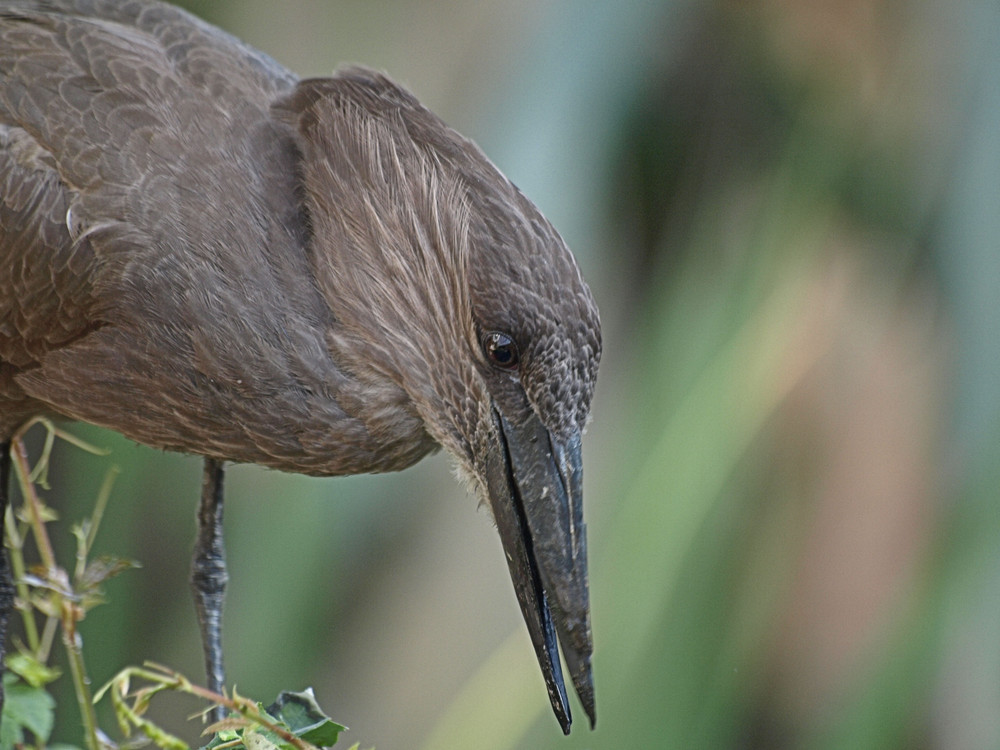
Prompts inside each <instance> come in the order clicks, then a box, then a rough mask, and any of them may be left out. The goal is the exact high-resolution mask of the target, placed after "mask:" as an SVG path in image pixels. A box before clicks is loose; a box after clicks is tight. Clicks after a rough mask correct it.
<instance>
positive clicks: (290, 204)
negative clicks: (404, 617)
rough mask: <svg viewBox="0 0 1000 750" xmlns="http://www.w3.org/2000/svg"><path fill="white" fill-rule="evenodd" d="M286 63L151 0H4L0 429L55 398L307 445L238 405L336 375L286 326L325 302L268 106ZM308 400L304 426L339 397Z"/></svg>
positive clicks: (140, 426)
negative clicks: (240, 392)
mask: <svg viewBox="0 0 1000 750" xmlns="http://www.w3.org/2000/svg"><path fill="white" fill-rule="evenodd" d="M295 83H296V78H295V77H294V76H293V75H292V74H291V73H289V72H288V71H287V70H285V69H284V68H282V67H281V66H279V65H278V64H277V63H275V62H274V61H273V60H271V59H270V58H269V57H267V56H266V55H264V54H262V53H260V52H257V51H255V50H253V49H251V48H249V47H248V46H246V45H244V44H243V43H242V42H240V41H238V40H237V39H235V38H233V37H231V36H229V35H227V34H225V33H224V32H221V31H219V30H218V29H215V28H214V27H211V26H209V25H207V24H205V23H203V22H201V21H199V20H198V19H196V18H194V17H193V16H191V15H189V14H187V13H185V12H184V11H181V10H179V9H177V8H174V7H172V6H168V5H163V4H160V3H158V2H153V1H152V0H136V1H133V2H121V1H115V0H0V268H2V269H3V271H4V272H3V273H2V274H0V437H2V436H3V435H4V434H9V432H10V431H11V430H12V429H13V428H14V427H15V426H16V424H18V423H19V422H21V421H22V420H23V419H24V418H25V417H26V416H28V415H30V414H31V413H33V412H37V411H40V410H44V405H46V404H49V405H51V404H56V405H58V408H56V409H54V411H56V413H59V414H63V415H65V416H69V417H73V418H79V419H83V420H86V421H91V422H95V423H98V424H105V425H107V426H110V427H112V428H114V429H117V430H119V431H121V432H124V433H125V434H127V435H129V436H130V437H133V438H134V439H137V440H140V441H141V442H145V443H148V444H152V445H156V446H158V447H163V448H175V449H180V450H188V451H195V452H206V451H205V450H204V449H202V450H198V448H199V447H200V446H202V445H203V441H204V440H205V439H207V438H208V437H209V436H211V440H213V441H215V444H216V446H217V448H218V453H219V454H220V455H223V456H226V455H228V456H229V457H232V458H237V459H243V460H253V461H261V462H263V463H270V464H272V465H281V461H282V459H281V458H280V457H278V455H277V454H283V453H287V454H289V455H293V454H296V452H298V453H301V452H302V451H301V440H302V438H301V436H294V437H291V436H290V437H289V438H288V444H287V445H274V444H271V443H274V442H276V441H277V442H280V440H281V437H280V436H275V435H267V434H257V433H258V432H267V429H266V427H264V426H259V427H258V426H255V425H254V424H252V423H251V422H252V415H253V414H258V415H259V417H260V418H263V416H266V415H260V414H259V413H260V403H259V401H260V400H261V399H262V397H263V396H265V395H266V396H270V397H272V399H273V401H274V402H275V403H283V406H282V408H284V409H286V411H287V410H288V409H292V410H294V409H295V408H297V407H296V406H295V404H296V403H298V402H301V401H302V399H301V398H298V396H299V395H300V393H299V392H301V393H303V394H304V393H306V392H309V393H311V392H312V390H314V389H310V388H309V387H308V386H306V385H304V383H306V381H310V382H311V381H314V380H315V381H321V382H329V381H330V380H331V378H334V377H335V373H330V372H326V371H325V370H327V369H328V368H329V362H327V361H326V359H325V358H324V352H323V351H322V345H321V342H319V341H316V340H312V339H310V340H299V339H300V338H301V337H302V336H303V335H306V334H305V333H304V332H312V333H314V332H316V331H321V330H322V325H321V323H322V320H323V318H324V316H327V315H329V311H328V310H327V308H326V306H325V305H324V304H323V302H322V299H321V297H320V296H319V295H318V293H317V291H316V289H315V288H314V287H313V285H312V284H311V282H310V279H311V275H310V272H309V268H308V258H307V254H306V252H305V250H304V247H305V244H306V241H305V237H306V231H307V230H306V222H305V220H304V217H303V216H302V213H301V209H300V206H299V203H298V199H297V196H296V184H295V179H296V177H295V160H296V152H295V148H294V144H293V142H292V139H291V137H290V136H289V134H288V132H287V131H286V130H285V129H284V128H283V126H281V124H280V123H278V122H276V121H275V120H274V118H272V117H271V115H270V111H269V110H270V106H271V104H272V103H273V102H274V101H275V100H276V99H277V98H278V97H280V96H281V95H282V94H283V93H285V92H287V91H290V90H291V88H292V87H293V86H294V85H295ZM247 303H249V304H247ZM205 321H210V322H211V325H208V326H206V325H204V322H205ZM220 341H224V342H229V343H228V344H227V345H226V346H222V345H219V342H220ZM234 342H235V343H234ZM249 342H254V343H253V344H252V345H251V344H250V343H249ZM263 362H269V363H270V364H269V365H268V366H269V367H271V368H272V370H273V372H265V371H264V369H265V366H264V365H263V364H262V363H263ZM321 370H323V372H319V371H321ZM222 379H225V380H226V381H227V382H230V383H236V384H238V385H239V387H240V388H243V389H244V391H245V394H246V396H247V398H246V399H245V401H246V402H247V403H245V404H243V407H244V408H245V409H246V411H247V414H246V416H245V418H244V415H241V414H240V413H239V412H238V411H237V412H234V411H233V408H231V407H232V404H228V403H227V404H220V403H218V401H219V400H220V399H223V398H229V399H231V398H232V393H229V392H227V393H225V394H223V393H222V392H221V391H219V390H218V389H217V388H216V387H215V386H216V384H217V382H218V381H219V380H222ZM283 395H287V396H288V398H285V399H284V402H288V403H284V402H283V401H282V396H283ZM255 402H257V403H255ZM288 404H291V406H289V405H288ZM300 408H301V409H302V411H303V415H306V413H307V412H317V411H318V412H320V413H315V414H312V415H311V416H304V417H303V418H304V419H306V421H309V420H313V421H315V422H316V424H315V425H314V426H312V427H310V426H309V425H304V426H303V433H304V434H306V435H308V433H309V430H310V429H316V430H319V429H320V424H321V422H322V421H323V420H324V419H328V418H329V417H331V416H332V415H330V414H324V413H322V408H320V409H317V407H316V405H315V404H308V405H307V404H305V403H301V404H300ZM328 408H331V409H336V406H335V405H328ZM186 415H192V416H186ZM212 415H218V416H217V418H216V419H215V421H213V417H212ZM294 416H295V415H292V416H290V417H289V418H294ZM272 432H273V431H272ZM306 439H308V438H306ZM269 459H270V460H269ZM289 468H296V467H289ZM298 468H301V469H302V470H310V467H305V466H304V467H298ZM312 470H314V471H315V470H316V469H315V467H313V468H312Z"/></svg>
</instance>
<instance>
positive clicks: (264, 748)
mask: <svg viewBox="0 0 1000 750" xmlns="http://www.w3.org/2000/svg"><path fill="white" fill-rule="evenodd" d="M243 746H244V747H246V749H247V750H280V748H281V746H280V745H278V744H275V743H274V742H272V741H271V738H270V737H268V736H266V735H265V734H264V733H263V732H253V731H249V730H248V731H246V732H244V733H243Z"/></svg>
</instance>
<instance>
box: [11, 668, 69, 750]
mask: <svg viewBox="0 0 1000 750" xmlns="http://www.w3.org/2000/svg"><path fill="white" fill-rule="evenodd" d="M4 691H5V693H6V700H5V701H4V706H3V722H2V726H0V748H3V750H6V749H7V748H10V747H13V745H14V743H20V742H23V741H24V732H23V730H25V729H27V730H28V731H30V732H31V733H32V734H33V735H35V737H36V738H38V739H39V740H41V741H42V742H43V743H44V742H46V741H48V739H49V734H51V733H52V722H53V712H54V710H55V705H56V702H55V700H54V699H53V698H52V696H51V695H49V694H48V693H47V692H46V691H45V690H44V689H43V688H40V687H32V686H31V685H26V684H24V683H23V682H21V681H20V680H18V679H17V678H16V677H14V675H4Z"/></svg>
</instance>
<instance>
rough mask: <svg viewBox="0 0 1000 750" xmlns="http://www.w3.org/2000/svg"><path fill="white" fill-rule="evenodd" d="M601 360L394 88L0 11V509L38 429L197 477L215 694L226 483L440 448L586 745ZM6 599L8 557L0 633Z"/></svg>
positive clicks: (563, 279)
mask: <svg viewBox="0 0 1000 750" xmlns="http://www.w3.org/2000/svg"><path fill="white" fill-rule="evenodd" d="M600 352H601V339H600V325H599V321H598V313H597V308H596V305H595V304H594V300H593V297H592V296H591V293H590V290H589V289H588V288H587V285H586V283H585V282H584V281H583V279H582V277H581V275H580V272H579V270H578V268H577V265H576V263H575V262H574V260H573V257H572V256H571V254H570V252H569V251H568V250H567V248H566V246H565V244H564V243H563V241H562V239H561V238H560V237H559V235H558V234H557V233H556V231H555V230H554V229H553V228H552V226H551V225H550V224H549V222H548V221H546V220H545V218H544V217H543V216H542V215H541V214H540V213H539V212H538V210H537V209H536V208H535V206H534V205H533V204H532V203H531V202H530V201H529V200H528V199H527V198H525V197H524V196H523V195H522V194H521V193H520V192H519V191H518V189H517V188H516V187H515V186H514V185H513V184H511V182H510V181H509V180H507V179H506V178H505V177H504V176H503V175H502V174H501V173H500V172H499V171H498V170H497V169H496V167H494V166H493V165H492V164H491V163H490V162H489V161H488V160H487V158H486V157H485V156H484V155H483V153H482V152H481V151H480V150H479V149H478V147H476V146H475V144H473V143H472V142H471V141H469V140H467V139H466V138H464V137H462V136H461V135H459V134H458V133H456V132H455V131H454V130H452V129H450V128H449V127H448V126H447V125H445V124H444V123H443V122H442V121H441V120H440V119H439V118H438V117H436V116H435V115H434V114H432V113H431V112H430V111H428V110H427V109H425V108H424V107H423V106H421V104H420V103H419V102H418V101H417V100H416V99H415V98H414V97H413V95H411V94H410V93H409V92H407V91H406V90H405V89H403V88H402V87H400V86H399V85H397V84H395V83H393V82H392V81H391V80H389V79H388V78H386V77H385V76H383V75H381V74H378V73H375V72H373V71H370V70H366V69H362V68H350V69H346V70H343V71H341V72H339V73H338V74H336V75H334V76H333V77H331V78H319V79H307V80H300V79H298V78H297V77H296V76H294V75H293V74H292V73H290V72H289V71H287V70H285V69H284V68H283V67H281V66H280V65H278V64H277V63H276V62H274V61H273V60H272V59H271V58H269V57H267V56H266V55H264V54H262V53H260V52H258V51H256V50H254V49H252V48H250V47H248V46H247V45H245V44H243V43H242V42H240V41H239V40H237V39H235V38H233V37H231V36H229V35H228V34H226V33H224V32H222V31H220V30H219V29H216V28H214V27H212V26H210V25H207V24H206V23H204V22H202V21H200V20H199V19H197V18H195V17H193V16H191V15H189V14H187V13H186V12H184V11H181V10H179V9H177V8H174V7H172V6H169V5H164V4H161V3H158V2H153V1H152V0H133V1H128V0H0V444H2V448H3V450H2V459H0V493H2V497H0V501H2V502H3V503H4V507H5V505H6V503H7V492H8V482H9V474H10V456H9V444H10V440H11V438H12V436H13V435H14V433H15V431H16V429H17V428H18V427H19V426H20V425H21V424H23V423H24V422H25V420H27V419H28V418H30V417H32V416H34V415H38V414H45V415H50V416H53V417H58V418H68V419H74V420H83V421H86V422H91V423H94V424H97V425H103V426H105V427H109V428H111V429H114V430H117V431H118V432H121V433H123V434H124V435H126V436H128V437H129V438H131V439H133V440H136V441H138V442H140V443H144V444H146V445H151V446H154V447H157V448H161V449H166V450H175V451H183V452H186V453H193V454H197V455H201V456H204V457H205V479H204V486H203V495H202V499H201V505H200V508H199V514H198V520H199V534H198V540H197V542H196V548H195V559H194V562H193V565H192V584H193V587H194V589H195V594H196V602H197V608H198V613H199V620H200V622H201V626H202V636H203V641H204V644H205V653H206V665H207V669H208V674H209V685H210V686H211V687H213V688H214V689H219V688H220V687H221V686H222V682H223V670H222V652H221V639H220V626H221V609H222V600H223V593H224V588H225V582H226V568H225V561H224V553H223V546H222V478H223V462H225V461H235V462H252V463H258V464H262V465H264V466H268V467H272V468H276V469H281V470H283V471H293V472H302V473H305V474H313V475H344V474H355V473H361V472H382V471H396V470H399V469H404V468H406V467H408V466H410V465H411V464H413V463H414V462H416V461H418V460H419V459H420V458H422V457H423V456H425V455H427V454H428V453H431V452H433V451H435V450H436V449H437V448H439V447H442V446H443V447H444V448H445V449H446V450H447V451H448V452H449V453H451V454H452V456H453V457H454V459H455V461H456V462H457V464H458V466H459V467H460V468H461V470H462V472H463V473H464V474H465V475H467V476H468V477H469V478H470V479H471V482H472V484H473V485H474V486H475V487H476V488H477V491H478V494H479V495H480V497H481V498H482V499H483V500H484V501H485V503H486V504H487V505H488V507H489V508H490V509H491V511H492V514H493V517H494V519H495V521H496V525H497V528H498V530H499V532H500V537H501V540H502V544H503V547H504V550H505V553H506V556H507V562H508V566H509V568H510V573H511V578H512V580H513V583H514V588H515V591H516V595H517V599H518V602H519V604H520V607H521V610H522V613H523V615H524V619H525V622H526V623H527V626H528V630H529V632H530V636H531V640H532V643H533V645H534V648H535V651H536V654H537V657H538V661H539V663H540V665H541V669H542V673H543V676H544V679H545V683H546V686H547V689H548V692H549V698H550V700H551V703H552V707H553V709H554V711H555V713H556V716H557V718H558V720H559V723H560V724H561V726H562V728H563V731H565V732H568V731H569V727H570V709H569V705H568V700H567V696H566V690H565V687H564V682H563V677H562V672H561V668H560V661H559V653H558V649H557V645H556V644H557V634H558V642H559V643H560V644H561V647H562V652H563V655H564V657H565V659H566V663H567V665H568V667H569V671H570V675H571V678H572V682H573V685H574V687H575V689H576V692H577V694H578V696H579V698H580V700H581V703H582V705H583V708H584V710H585V711H586V713H587V714H588V716H589V717H590V721H591V725H593V722H594V716H595V714H594V691H593V683H592V678H591V664H590V662H591V653H592V650H593V646H592V640H591V629H590V614H589V594H588V586H587V562H586V533H585V527H584V524H583V516H582V494H581V487H582V476H581V461H580V435H581V432H582V430H583V427H584V424H585V422H586V420H587V417H588V413H589V409H590V401H591V396H592V394H593V390H594V383H595V379H596V373H597V365H598V360H599V358H600ZM10 577H11V576H10V570H9V566H7V565H6V558H5V557H4V568H3V570H2V574H0V581H2V583H0V617H2V618H3V619H2V622H0V625H2V626H3V627H4V629H5V622H6V617H7V613H8V612H9V609H10V605H11V599H12V583H11V580H10ZM2 637H3V633H2V632H0V649H2ZM0 653H2V651H0Z"/></svg>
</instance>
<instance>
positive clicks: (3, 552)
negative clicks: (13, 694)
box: [0, 440, 14, 719]
mask: <svg viewBox="0 0 1000 750" xmlns="http://www.w3.org/2000/svg"><path fill="white" fill-rule="evenodd" d="M9 501H10V441H9V440H5V441H3V442H2V443H0V719H2V717H3V699H4V695H3V679H2V678H3V672H4V668H3V658H4V655H5V654H6V652H7V622H8V620H9V619H10V613H11V610H12V609H13V607H14V576H13V575H12V574H11V570H10V558H9V557H7V545H6V534H5V533H4V529H5V525H6V518H7V503H8V502H9Z"/></svg>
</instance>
